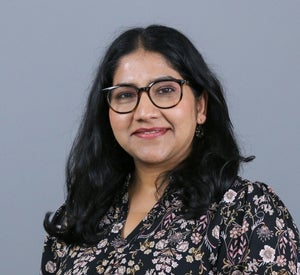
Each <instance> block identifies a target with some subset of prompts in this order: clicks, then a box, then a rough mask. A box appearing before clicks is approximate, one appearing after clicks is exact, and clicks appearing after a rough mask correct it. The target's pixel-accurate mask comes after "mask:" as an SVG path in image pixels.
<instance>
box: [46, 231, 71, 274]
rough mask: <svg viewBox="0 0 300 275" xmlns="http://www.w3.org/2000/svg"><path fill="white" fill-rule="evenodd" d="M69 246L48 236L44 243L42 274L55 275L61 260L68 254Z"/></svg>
mask: <svg viewBox="0 0 300 275" xmlns="http://www.w3.org/2000/svg"><path fill="white" fill-rule="evenodd" d="M67 250H68V246H67V245H66V244H65V243H64V242H63V241H59V240H58V239H57V238H56V237H53V236H50V235H47V236H46V238H45V241H44V247H43V253H42V262H41V272H42V274H48V273H55V272H56V271H57V270H58V268H59V265H60V262H61V259H62V258H63V257H64V256H65V255H66V254H67Z"/></svg>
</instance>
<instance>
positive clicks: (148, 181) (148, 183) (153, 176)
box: [130, 166, 168, 197]
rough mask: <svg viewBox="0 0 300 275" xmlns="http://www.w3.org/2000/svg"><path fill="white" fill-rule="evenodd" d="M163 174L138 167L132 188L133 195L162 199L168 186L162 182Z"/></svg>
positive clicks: (155, 170)
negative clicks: (145, 195) (146, 195)
mask: <svg viewBox="0 0 300 275" xmlns="http://www.w3.org/2000/svg"><path fill="white" fill-rule="evenodd" d="M161 173H162V171H161V170H157V169H153V168H149V167H141V166H136V169H135V173H134V176H133V178H132V184H131V188H130V193H131V195H135V194H142V193H143V194H148V195H149V196H156V197H160V196H161V195H162V194H163V192H164V190H165V188H166V186H167V185H168V182H166V183H163V182H162V181H161V179H160V175H161Z"/></svg>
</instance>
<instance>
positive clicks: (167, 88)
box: [156, 86, 175, 94]
mask: <svg viewBox="0 0 300 275" xmlns="http://www.w3.org/2000/svg"><path fill="white" fill-rule="evenodd" d="M174 91H175V89H174V87H172V86H163V87H160V88H159V89H157V90H156V92H157V93H158V94H168V93H172V92H174Z"/></svg>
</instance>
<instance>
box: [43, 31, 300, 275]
mask: <svg viewBox="0 0 300 275" xmlns="http://www.w3.org/2000/svg"><path fill="white" fill-rule="evenodd" d="M251 159H252V158H251V157H249V158H244V157H242V156H241V155H240V152H239V148H238V145H237V143H236V140H235V138H234V135H233V131H232V126H231V122H230V118H229V115H228V110H227V105H226V102H225V100H224V96H223V92H222V89H221V86H220V84H219V82H218V80H217V79H216V77H215V76H214V75H213V73H212V72H211V71H210V69H209V68H208V66H207V65H206V63H205V62H204V60H203V58H202V56H201V55H200V53H199V52H198V51H197V50H196V48H195V47H194V46H193V45H192V43H191V42H190V41H189V40H188V39H187V38H186V37H185V36H184V35H183V34H181V33H180V32H178V31H176V30H174V29H172V28H168V27H164V26H156V25H154V26H149V27H147V28H145V29H143V28H135V29H131V30H128V31H126V32H124V33H123V34H121V35H120V36H119V37H118V38H117V39H116V40H115V41H114V42H113V43H112V45H111V46H110V47H109V49H108V50H107V52H106V55H105V56H104V58H103V60H102V63H101V64H100V66H99V70H98V73H97V76H96V79H95V81H94V84H93V86H92V89H91V92H90V96H89V99H88V103H87V107H86V111H85V115H84V117H83V121H82V123H81V126H80V129H79V132H78V135H77V137H76V140H75V142H74V145H73V147H72V150H71V153H70V156H69V159H68V163H67V169H66V171H67V190H68V193H67V198H66V201H65V204H64V205H63V206H62V207H61V208H60V209H59V210H58V211H57V212H56V214H55V215H54V216H53V218H51V219H50V214H48V215H47V216H46V218H45V222H44V225H45V228H46V231H47V232H48V237H47V239H46V242H45V246H44V252H43V257H42V269H41V273H42V274H53V273H55V274H296V272H297V270H298V272H300V267H299V259H300V254H299V235H298V230H297V228H296V226H295V224H294V223H293V220H292V218H291V216H290V214H289V212H288V210H287V209H286V208H285V206H284V205H283V203H282V202H281V201H280V199H279V198H278V197H277V196H276V195H275V194H274V193H273V192H272V190H271V189H270V188H269V187H268V186H267V185H265V184H263V183H258V182H255V183H252V182H249V181H247V180H243V179H241V178H239V177H238V171H239V168H240V165H241V163H242V162H247V161H250V160H251Z"/></svg>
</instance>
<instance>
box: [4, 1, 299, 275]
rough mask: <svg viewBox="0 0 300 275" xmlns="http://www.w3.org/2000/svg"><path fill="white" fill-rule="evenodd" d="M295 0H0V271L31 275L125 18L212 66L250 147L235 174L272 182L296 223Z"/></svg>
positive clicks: (245, 147)
mask: <svg viewBox="0 0 300 275" xmlns="http://www.w3.org/2000/svg"><path fill="white" fill-rule="evenodd" d="M299 9H300V2H299V1H275V0H272V1H232V0H227V1H211V0H209V1H174V0H172V1H168V0H164V1H154V0H152V1H114V0H111V1H109V2H108V1H107V2H105V1H100V0H99V1H70V0H69V1H40V0H39V1H29V0H27V1H14V0H7V1H5V0H1V3H0V88H1V89H0V92H1V99H0V129H1V135H0V173H1V198H0V211H1V219H0V225H1V227H0V228H1V229H0V230H1V234H0V238H1V239H0V244H1V250H0V251H1V252H0V259H1V264H0V274H37V273H38V269H39V264H40V254H41V250H42V242H43V238H44V235H45V233H44V231H43V228H42V220H43V216H44V214H45V212H46V211H48V210H55V209H56V208H57V207H58V206H59V205H60V204H61V203H62V201H63V198H64V186H63V184H64V165H65V160H66V156H67V153H68V151H69V149H70V146H71V142H72V140H73V138H74V135H75V132H76V130H77V127H78V123H79V121H80V117H81V114H82V110H83V106H84V104H85V99H86V96H87V92H88V89H89V86H90V84H91V81H92V78H93V74H94V71H95V68H96V66H97V63H98V61H99V59H100V57H101V56H102V54H103V52H104V49H105V47H106V46H107V45H108V44H109V43H110V42H111V40H112V39H113V38H114V37H115V36H116V35H117V34H119V33H120V31H123V30H125V29H127V28H128V27H132V26H139V25H142V26H145V25H147V24H151V23H162V24H167V25H170V26H173V27H175V28H178V29H179V30H181V31H183V32H184V33H185V34H186V35H187V36H189V37H190V38H191V40H192V41H193V42H194V43H195V44H196V46H197V47H198V49H199V50H200V51H201V52H202V53H203V55H204V57H205V58H206V60H207V62H208V63H209V64H210V66H211V67H212V68H213V70H214V71H215V72H216V73H217V74H218V75H219V77H220V79H221V81H222V83H223V85H224V88H225V90H226V96H227V99H228V104H229V107H230V110H231V116H232V120H233V123H234V125H235V129H236V132H237V136H238V138H239V140H240V143H241V146H242V148H243V152H244V153H245V154H255V155H256V157H257V159H256V160H255V161H254V162H253V163H251V164H249V165H246V166H245V168H244V170H243V172H242V175H243V176H245V177H248V178H250V179H252V180H260V181H264V182H266V183H268V184H269V185H271V186H272V187H273V188H274V189H275V190H276V192H277V193H278V194H279V196H280V197H281V198H282V199H283V201H284V202H285V204H286V205H287V206H288V208H289V209H290V211H291V213H292V215H293V217H294V219H295V221H296V223H297V224H298V225H299V224H300V213H299V211H297V210H298V209H299V208H298V200H299V199H298V196H299V191H300V188H299V178H300V168H299V164H300V161H299V153H300V150H299V149H300V147H299V146H300V145H299V140H300V125H299V117H300V110H299V102H300V95H299V94H300V84H299V83H300V82H299V78H300V77H299V76H300V75H299V72H300V52H299V51H300V50H299V49H300V10H299Z"/></svg>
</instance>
